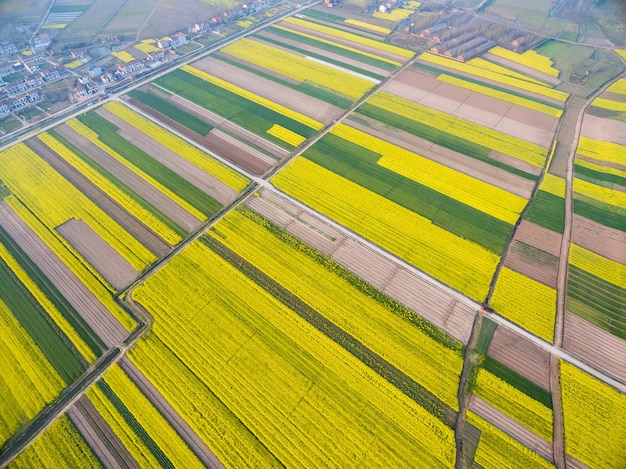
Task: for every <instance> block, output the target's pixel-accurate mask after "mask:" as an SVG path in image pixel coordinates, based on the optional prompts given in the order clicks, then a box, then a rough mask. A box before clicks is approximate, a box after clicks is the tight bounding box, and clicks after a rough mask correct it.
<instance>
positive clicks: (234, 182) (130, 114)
mask: <svg viewBox="0 0 626 469" xmlns="http://www.w3.org/2000/svg"><path fill="white" fill-rule="evenodd" d="M104 108H105V109H106V110H107V111H110V112H111V113H112V114H113V115H115V116H117V117H119V118H120V119H122V120H123V121H125V122H126V123H128V124H130V125H132V126H133V127H135V128H136V129H138V130H139V131H141V132H143V133H144V134H146V135H149V136H150V138H152V139H154V140H155V141H157V142H159V143H160V144H161V145H163V146H164V147H166V148H169V149H170V150H172V151H173V152H174V153H176V154H177V155H180V156H181V157H182V158H184V159H186V160H187V161H189V162H190V163H193V164H194V165H195V166H196V167H198V168H200V169H202V170H203V171H205V172H206V173H208V174H210V175H211V176H213V177H215V178H216V179H218V180H219V181H220V182H222V183H224V184H225V185H227V186H228V187H230V188H231V189H233V190H234V191H237V192H241V191H242V190H244V189H245V188H246V186H247V185H248V184H249V183H250V181H249V180H248V178H246V177H244V176H242V175H241V174H239V173H238V172H236V171H235V170H233V169H231V168H229V167H228V166H226V165H225V164H224V163H222V162H220V161H217V160H216V159H214V158H211V157H210V156H209V155H207V154H206V153H204V152H203V151H201V150H199V149H198V148H196V147H195V146H193V145H191V144H189V143H187V142H186V141H185V140H183V139H182V138H180V137H178V136H176V135H174V134H173V133H171V132H168V131H166V130H165V129H163V127H161V126H159V125H157V124H155V123H154V122H152V121H150V120H148V119H146V118H145V117H143V116H142V115H140V114H137V113H136V112H135V111H133V110H131V109H129V108H128V107H126V106H124V105H123V104H121V103H119V102H117V101H111V102H109V103H107V104H105V105H104Z"/></svg>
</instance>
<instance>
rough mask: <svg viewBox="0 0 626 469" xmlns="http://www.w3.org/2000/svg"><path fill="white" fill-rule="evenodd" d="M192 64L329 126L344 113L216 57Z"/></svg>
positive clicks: (330, 105)
mask: <svg viewBox="0 0 626 469" xmlns="http://www.w3.org/2000/svg"><path fill="white" fill-rule="evenodd" d="M193 65H194V67H196V68H199V69H200V70H204V71H205V72H207V73H210V74H211V75H214V76H216V77H218V78H221V79H222V80H226V81H228V82H229V83H231V84H233V85H237V86H239V87H241V88H244V89H246V90H248V91H251V92H252V93H255V94H257V95H259V96H262V97H264V98H266V99H269V100H270V101H273V102H275V103H278V104H281V105H283V106H285V107H287V108H289V109H293V110H294V111H297V112H299V113H300V114H303V115H305V116H308V117H310V118H312V119H315V120H317V121H318V122H323V123H325V124H327V123H329V122H331V121H332V120H333V119H334V118H336V117H337V116H339V115H340V114H341V113H342V109H340V108H338V107H336V106H333V105H332V104H328V103H326V102H324V101H321V100H319V99H316V98H314V97H312V96H309V95H307V94H304V93H302V92H300V91H297V90H294V89H293V88H289V87H287V86H284V85H281V84H280V83H276V82H274V81H272V80H269V79H267V78H264V77H262V76H259V75H256V74H254V73H252V72H249V71H247V70H243V69H241V68H239V67H237V66H235V65H231V64H229V63H226V62H223V61H221V60H217V59H215V58H213V57H205V58H203V59H202V60H200V61H198V62H194V64H193Z"/></svg>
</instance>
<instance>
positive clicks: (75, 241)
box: [57, 218, 139, 290]
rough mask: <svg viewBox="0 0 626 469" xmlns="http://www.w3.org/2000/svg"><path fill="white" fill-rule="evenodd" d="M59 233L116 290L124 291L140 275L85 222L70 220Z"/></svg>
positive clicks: (60, 228) (58, 229)
mask: <svg viewBox="0 0 626 469" xmlns="http://www.w3.org/2000/svg"><path fill="white" fill-rule="evenodd" d="M57 231H58V232H59V234H61V236H63V237H64V238H65V239H66V240H67V241H69V243H70V244H71V245H72V247H73V248H74V249H76V251H78V253H79V254H80V255H81V256H83V257H84V258H85V260H86V261H87V262H89V264H91V266H92V267H94V268H95V269H96V270H97V271H98V272H99V273H100V275H102V276H103V277H104V279H105V280H106V281H107V282H109V283H110V284H111V285H112V286H113V287H114V288H115V289H117V290H120V289H122V288H123V287H125V286H126V285H128V284H130V283H131V282H132V281H133V280H134V279H135V278H136V277H137V275H139V272H137V270H135V269H134V268H133V266H132V265H130V263H129V262H128V261H127V260H126V259H124V258H123V257H122V256H121V254H120V253H119V252H117V251H116V250H115V249H113V248H112V247H111V245H109V243H107V242H106V241H105V240H104V239H102V238H101V237H100V235H99V234H98V233H96V232H95V231H94V230H93V229H92V228H91V227H90V226H89V225H88V224H87V223H85V222H84V221H83V220H77V219H75V218H73V219H71V220H68V221H66V222H65V223H63V224H62V225H60V226H58V227H57Z"/></svg>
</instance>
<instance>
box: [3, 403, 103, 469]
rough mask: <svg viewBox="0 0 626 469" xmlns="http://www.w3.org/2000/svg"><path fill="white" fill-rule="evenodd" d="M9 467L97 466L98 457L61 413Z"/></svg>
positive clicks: (68, 468) (65, 467) (100, 464)
mask: <svg viewBox="0 0 626 469" xmlns="http://www.w3.org/2000/svg"><path fill="white" fill-rule="evenodd" d="M10 467H15V468H17V469H19V468H24V469H28V468H31V467H55V468H59V469H73V468H76V467H92V468H101V467H104V466H103V465H102V461H99V460H98V457H97V456H96V455H95V454H94V452H93V450H92V449H91V448H90V447H89V445H88V444H87V442H86V441H85V439H84V438H83V437H82V436H81V435H80V433H79V432H78V430H77V429H76V427H75V426H74V424H73V423H72V422H71V421H70V419H69V418H68V417H67V415H62V416H61V417H60V418H59V419H58V420H56V421H55V422H54V423H53V424H52V426H50V428H48V429H47V430H46V431H45V432H44V433H42V434H41V435H40V436H39V437H38V438H37V439H36V440H35V441H33V443H31V444H30V445H29V446H28V448H26V450H24V452H23V453H21V454H20V455H19V456H18V457H17V459H15V460H14V461H13V462H12V463H11V465H10Z"/></svg>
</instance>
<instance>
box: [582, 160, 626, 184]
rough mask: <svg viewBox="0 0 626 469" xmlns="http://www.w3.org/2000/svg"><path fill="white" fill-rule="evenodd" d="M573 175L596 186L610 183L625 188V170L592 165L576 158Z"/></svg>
mask: <svg viewBox="0 0 626 469" xmlns="http://www.w3.org/2000/svg"><path fill="white" fill-rule="evenodd" d="M574 171H575V173H574V175H575V176H577V177H579V178H581V179H582V178H585V179H587V180H588V181H590V182H594V183H596V184H603V183H610V184H618V185H620V186H623V187H626V170H623V169H618V168H612V167H610V166H606V165H602V164H597V163H592V162H591V161H586V160H583V159H582V158H576V160H575V162H574Z"/></svg>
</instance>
